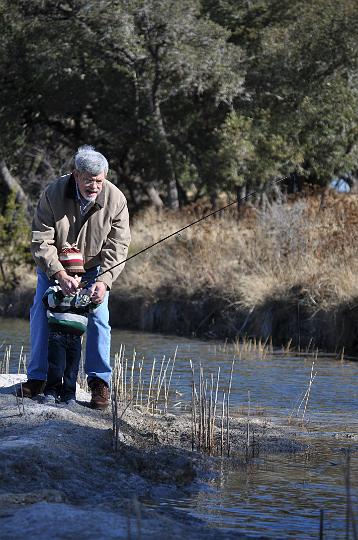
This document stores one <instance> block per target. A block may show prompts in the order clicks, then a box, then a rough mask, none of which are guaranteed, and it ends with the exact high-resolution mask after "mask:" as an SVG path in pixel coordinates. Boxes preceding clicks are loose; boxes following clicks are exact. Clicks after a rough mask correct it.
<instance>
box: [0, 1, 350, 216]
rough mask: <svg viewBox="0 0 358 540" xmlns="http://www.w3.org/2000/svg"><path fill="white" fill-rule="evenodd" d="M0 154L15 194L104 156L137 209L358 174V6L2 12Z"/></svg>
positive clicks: (46, 5) (130, 5)
mask: <svg viewBox="0 0 358 540" xmlns="http://www.w3.org/2000/svg"><path fill="white" fill-rule="evenodd" d="M0 23H1V27H2V33H1V35H0V69H1V72H2V74H3V78H2V84H1V86H0V122H1V126H2V130H1V133H0V153H1V158H2V159H4V160H5V161H6V162H7V163H8V165H9V167H10V168H11V170H12V171H13V172H14V174H17V176H19V177H21V178H22V179H23V181H22V184H23V188H24V190H25V191H26V192H27V193H31V195H34V194H35V193H36V190H35V189H34V188H33V186H34V182H36V181H37V182H38V183H41V182H45V181H47V180H48V179H50V178H52V177H53V176H54V175H55V174H57V173H58V172H68V169H69V167H70V157H71V156H72V155H73V152H74V150H75V149H76V147H77V146H79V145H80V144H83V143H91V144H94V145H95V146H96V147H97V148H98V149H99V150H100V151H103V152H104V153H105V154H106V155H107V156H108V157H109V159H110V163H111V166H112V169H113V170H114V171H117V172H118V175H117V176H116V174H114V175H113V176H112V178H113V181H114V182H116V183H120V184H121V185H122V186H123V184H124V186H125V190H126V192H127V194H128V195H129V196H130V198H131V201H130V202H132V203H133V204H136V205H138V206H141V205H143V204H145V202H146V200H147V195H146V193H147V191H148V186H154V187H155V188H156V189H157V191H158V192H159V194H160V195H161V197H162V199H163V200H165V201H166V200H167V195H168V193H169V192H170V193H171V194H172V193H173V189H174V191H175V189H177V191H179V192H180V193H181V194H182V199H183V200H187V199H190V197H189V195H188V194H189V192H190V196H191V197H194V198H195V197H199V196H201V195H203V194H210V195H213V194H217V193H219V192H223V191H228V192H230V191H231V190H234V189H235V188H236V187H237V186H238V185H244V184H245V183H247V182H250V184H251V185H257V186H262V187H264V185H265V183H267V182H268V181H270V180H271V179H272V178H275V177H277V176H281V175H285V174H287V173H290V172H294V171H295V172H298V173H299V174H301V175H304V176H305V177H307V178H309V179H310V180H311V181H312V182H318V183H321V184H326V183H327V182H328V181H329V180H330V179H331V177H332V176H333V175H337V174H340V173H346V172H348V171H353V170H356V169H357V168H358V155H357V124H358V112H357V111H358V107H357V104H358V103H357V90H356V89H357V79H358V42H357V39H356V36H357V34H358V11H357V9H356V0H345V1H344V2H336V1H335V0H284V1H283V0H250V2H237V0H201V1H200V0H183V1H182V2H177V1H174V0H115V1H111V2H109V1H108V0H100V1H98V2H88V1H86V0H77V1H76V2H75V1H73V0H63V1H61V2H58V1H57V0H34V1H32V2H28V1H26V0H19V1H18V2H11V1H10V0H0Z"/></svg>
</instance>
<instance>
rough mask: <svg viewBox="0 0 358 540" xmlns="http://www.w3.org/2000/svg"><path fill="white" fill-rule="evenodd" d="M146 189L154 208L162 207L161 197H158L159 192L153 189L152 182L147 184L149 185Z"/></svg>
mask: <svg viewBox="0 0 358 540" xmlns="http://www.w3.org/2000/svg"><path fill="white" fill-rule="evenodd" d="M146 191H147V194H148V197H149V198H150V200H151V201H152V203H153V205H154V206H155V207H156V208H162V207H163V201H162V199H161V198H160V196H159V193H158V191H157V190H156V189H155V187H154V186H153V184H149V186H148V187H147V188H146Z"/></svg>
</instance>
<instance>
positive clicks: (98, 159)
mask: <svg viewBox="0 0 358 540" xmlns="http://www.w3.org/2000/svg"><path fill="white" fill-rule="evenodd" d="M75 168H76V170H77V171H80V172H88V173H89V174H90V175H91V176H98V175H99V174H101V173H103V172H104V173H105V174H107V173H108V161H107V160H106V158H105V157H104V155H103V154H100V153H99V152H97V151H96V150H95V149H94V146H89V145H88V144H85V145H84V146H80V147H79V149H78V150H77V153H76V155H75Z"/></svg>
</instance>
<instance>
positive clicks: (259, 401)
mask: <svg viewBox="0 0 358 540" xmlns="http://www.w3.org/2000/svg"><path fill="white" fill-rule="evenodd" d="M9 344H11V346H12V349H11V362H10V370H11V371H12V372H17V369H18V359H19V353H20V350H21V348H23V352H24V353H28V349H29V335H28V324H27V322H26V321H23V320H13V319H12V320H10V319H0V359H1V358H2V355H3V351H5V347H6V345H9ZM121 345H124V347H125V355H126V357H128V358H129V359H130V358H131V357H132V355H133V351H134V350H135V351H136V355H137V356H136V357H137V359H139V358H142V359H143V360H144V361H145V362H144V363H145V369H146V370H147V375H148V374H149V372H150V366H151V365H152V360H153V358H156V359H157V361H158V364H160V361H161V360H162V358H163V356H164V355H165V357H166V359H168V358H169V357H171V358H173V357H174V355H175V351H176V350H177V353H176V363H175V367H174V371H173V377H172V382H171V388H172V389H175V393H174V394H173V400H172V405H174V406H175V410H177V411H180V409H181V408H184V407H185V404H187V403H188V402H189V401H190V398H191V396H190V384H191V370H190V365H189V360H192V362H193V364H194V365H195V367H196V369H197V368H198V366H199V364H201V365H202V366H203V368H204V370H205V372H206V373H207V374H208V376H209V375H210V373H211V372H213V373H216V372H217V368H218V366H219V365H220V367H221V380H222V382H223V383H224V386H225V385H226V384H227V380H228V377H229V373H230V369H231V365H232V361H233V358H234V357H235V358H236V359H235V364H234V371H233V384H232V392H231V408H232V412H233V413H235V412H240V411H242V410H246V409H247V404H248V399H249V396H250V407H251V411H252V412H253V413H254V412H257V413H259V414H260V415H261V416H263V417H266V418H267V419H268V420H272V421H274V422H277V423H280V424H282V423H284V422H285V421H286V420H287V419H288V418H289V417H290V416H292V413H293V411H297V408H298V404H299V403H300V402H301V401H302V396H303V395H304V393H305V391H306V389H307V388H308V384H309V380H310V377H311V371H312V362H313V360H314V361H315V363H314V366H313V371H312V373H313V374H315V377H314V380H313V383H312V386H311V391H310V395H309V401H308V405H307V410H306V413H305V420H306V421H307V434H306V435H308V437H309V445H308V450H307V451H306V452H302V453H300V452H299V453H296V454H294V455H292V454H289V455H288V454H279V453H278V454H275V455H267V456H261V455H260V456H259V457H258V458H255V459H253V460H252V461H251V462H250V464H249V465H248V466H247V465H245V466H236V467H235V468H234V469H233V468H228V467H227V466H225V467H222V468H221V469H220V470H219V471H218V474H217V475H216V476H215V478H214V479H213V480H211V481H210V482H209V483H208V484H207V485H205V486H203V488H202V489H201V490H199V491H198V492H195V494H192V495H190V496H189V495H188V496H187V497H185V498H182V499H180V500H178V499H175V500H171V499H168V498H167V497H165V498H162V499H160V498H159V499H157V500H156V501H155V503H151V505H152V507H153V508H155V506H157V505H160V506H162V507H166V506H168V507H175V508H180V509H182V510H183V511H184V512H187V513H189V514H190V515H193V516H196V517H200V518H201V519H203V520H204V522H205V523H207V524H208V525H209V526H216V527H220V528H223V529H228V530H235V531H238V532H241V533H246V534H249V535H250V536H252V537H260V536H265V537H266V538H275V539H277V538H300V539H301V538H302V539H310V538H318V537H319V520H320V511H321V510H323V511H324V516H323V517H324V538H325V539H339V538H346V501H347V497H346V483H345V478H344V472H345V465H346V459H347V457H346V456H347V449H349V455H350V478H351V500H352V504H353V510H354V513H355V518H356V524H357V526H358V384H357V382H358V363H357V362H350V361H338V360H333V359H330V358H323V357H319V358H316V359H314V358H312V356H309V355H307V357H293V356H292V355H291V356H290V355H289V354H286V355H280V354H273V355H271V356H266V357H264V356H263V355H260V354H259V353H257V354H256V353H255V352H252V351H251V352H247V353H246V354H245V353H242V354H241V356H240V357H239V356H238V354H237V351H235V350H234V348H233V346H232V345H227V344H223V343H214V342H204V341H200V340H194V339H187V338H178V337H173V336H163V335H159V334H156V335H153V334H145V333H137V332H126V331H119V330H113V333H112V353H113V354H114V353H115V352H116V351H119V349H120V346H121ZM166 361H167V360H166ZM302 412H303V407H301V409H300V415H302ZM306 442H307V441H306ZM350 534H351V535H352V536H351V538H353V534H352V531H351V532H350Z"/></svg>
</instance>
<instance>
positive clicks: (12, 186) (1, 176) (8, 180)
mask: <svg viewBox="0 0 358 540" xmlns="http://www.w3.org/2000/svg"><path fill="white" fill-rule="evenodd" d="M0 184H2V185H3V186H5V188H6V189H7V190H8V191H9V192H10V191H14V192H15V193H16V202H17V203H18V204H21V205H22V206H23V207H24V209H25V212H26V215H27V216H28V218H30V215H31V211H32V205H31V203H30V200H29V198H28V196H27V195H26V193H25V192H24V190H23V189H22V187H21V185H20V184H19V182H18V181H17V180H16V178H15V177H14V176H12V174H11V173H10V171H9V169H8V168H7V166H6V163H5V161H4V160H3V159H2V160H0Z"/></svg>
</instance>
